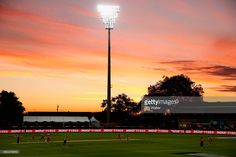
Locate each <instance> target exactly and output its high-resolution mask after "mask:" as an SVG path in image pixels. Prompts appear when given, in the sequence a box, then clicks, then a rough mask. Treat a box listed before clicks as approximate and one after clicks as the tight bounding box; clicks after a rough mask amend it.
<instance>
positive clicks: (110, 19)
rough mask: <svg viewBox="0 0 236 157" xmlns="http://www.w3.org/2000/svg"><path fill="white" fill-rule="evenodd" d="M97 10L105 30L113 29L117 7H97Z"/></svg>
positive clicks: (118, 9) (118, 8)
mask: <svg viewBox="0 0 236 157" xmlns="http://www.w3.org/2000/svg"><path fill="white" fill-rule="evenodd" d="M97 10H98V12H99V13H100V16H101V18H102V21H103V23H104V24H105V28H106V29H113V28H114V24H115V22H116V18H117V17H118V12H119V11H120V6H118V5H98V6H97Z"/></svg>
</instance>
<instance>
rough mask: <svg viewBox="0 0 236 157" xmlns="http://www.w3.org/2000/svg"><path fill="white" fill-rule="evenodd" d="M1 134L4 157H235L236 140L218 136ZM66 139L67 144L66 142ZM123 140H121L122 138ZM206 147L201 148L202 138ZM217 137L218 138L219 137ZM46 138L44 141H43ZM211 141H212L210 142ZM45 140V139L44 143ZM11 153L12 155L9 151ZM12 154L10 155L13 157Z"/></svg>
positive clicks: (0, 140)
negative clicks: (47, 137) (48, 137)
mask: <svg viewBox="0 0 236 157" xmlns="http://www.w3.org/2000/svg"><path fill="white" fill-rule="evenodd" d="M44 135H45V138H46V136H47V134H42V133H37V134H32V133H31V134H29V133H28V134H27V133H25V134H20V142H19V144H17V134H0V151H1V154H0V156H3V157H4V156H6V157H7V156H15V157H41V156H42V157H43V156H44V157H49V156H50V157H91V156H95V157H111V156H112V157H126V156H127V157H144V156H145V157H154V156H158V157H180V156H186V157H188V156H189V157H191V156H192V157H196V156H199V157H235V156H236V149H235V148H236V140H235V139H234V138H228V137H227V138H224V137H222V136H216V135H192V134H157V133H120V135H119V133H50V135H49V136H50V141H49V142H48V143H47V141H46V140H45V139H43V138H42V136H44ZM65 137H66V143H64V140H65ZM119 137H120V138H119ZM201 137H203V138H204V146H203V147H200V138H201ZM215 137H217V138H215ZM41 138H42V139H41ZM209 138H210V139H211V140H212V141H209ZM40 139H41V140H40ZM4 151H5V152H4ZM7 151H8V152H7ZM5 153H6V154H5ZM9 153H10V154H9Z"/></svg>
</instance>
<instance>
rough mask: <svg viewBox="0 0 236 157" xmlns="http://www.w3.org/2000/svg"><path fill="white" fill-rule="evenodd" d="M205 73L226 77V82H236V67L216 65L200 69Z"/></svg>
mask: <svg viewBox="0 0 236 157" xmlns="http://www.w3.org/2000/svg"><path fill="white" fill-rule="evenodd" d="M199 70H200V71H203V72H204V73H207V74H210V75H214V76H221V77H224V79H225V80H236V67H230V66H223V65H215V66H208V67H199Z"/></svg>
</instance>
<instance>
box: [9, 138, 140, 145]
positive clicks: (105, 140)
mask: <svg viewBox="0 0 236 157" xmlns="http://www.w3.org/2000/svg"><path fill="white" fill-rule="evenodd" d="M139 140H143V139H128V140H126V139H121V140H120V139H95V140H68V141H67V143H82V142H112V141H139ZM41 143H45V142H43V141H42V142H40V141H37V142H20V143H19V144H41ZM49 143H63V140H62V141H50V142H49ZM12 144H17V143H12Z"/></svg>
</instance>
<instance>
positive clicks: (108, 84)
mask: <svg viewBox="0 0 236 157" xmlns="http://www.w3.org/2000/svg"><path fill="white" fill-rule="evenodd" d="M110 31H111V29H110V28H108V65H107V66H108V67H107V123H110V114H111V41H110Z"/></svg>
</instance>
